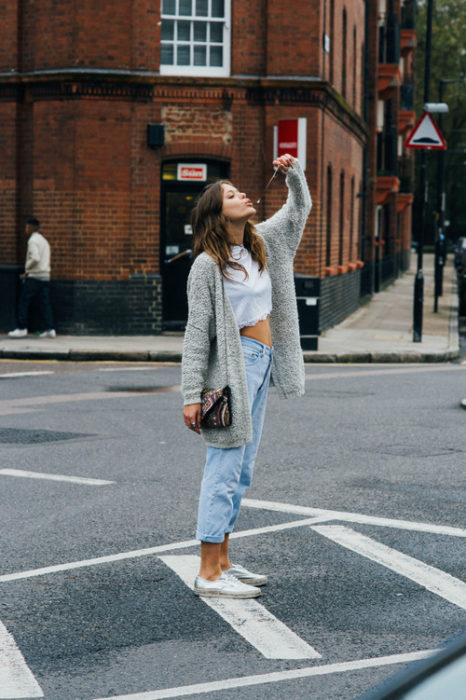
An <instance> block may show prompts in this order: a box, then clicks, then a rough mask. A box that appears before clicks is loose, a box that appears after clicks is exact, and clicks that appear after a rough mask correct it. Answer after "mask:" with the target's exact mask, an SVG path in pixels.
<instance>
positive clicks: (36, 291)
mask: <svg viewBox="0 0 466 700" xmlns="http://www.w3.org/2000/svg"><path fill="white" fill-rule="evenodd" d="M39 229H40V223H39V222H38V220H37V219H36V218H35V217H31V218H30V219H28V220H27V222H26V234H27V235H28V236H29V239H28V247H27V253H26V265H25V272H24V275H23V280H24V286H23V290H22V292H21V297H20V300H19V307H18V328H15V330H14V331H10V332H9V333H8V335H9V336H10V338H23V337H24V336H26V335H27V334H28V316H29V307H30V305H31V302H32V300H33V299H34V298H35V297H38V298H39V304H40V310H41V313H42V317H43V320H44V323H45V330H44V331H43V333H41V334H40V337H41V338H55V336H56V333H55V330H54V327H53V326H54V324H53V316H52V306H51V304H50V289H49V285H50V246H49V244H48V241H47V239H46V238H45V237H44V236H43V235H42V234H41V233H40V232H39Z"/></svg>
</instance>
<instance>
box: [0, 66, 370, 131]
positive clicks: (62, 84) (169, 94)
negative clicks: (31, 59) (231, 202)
mask: <svg viewBox="0 0 466 700" xmlns="http://www.w3.org/2000/svg"><path fill="white" fill-rule="evenodd" d="M83 98H87V99H92V98H94V99H116V100H137V101H146V102H164V101H169V100H174V99H175V100H183V99H189V100H190V101H193V102H196V101H200V102H205V101H221V102H222V104H223V107H224V109H230V108H231V106H232V104H233V102H237V101H239V102H241V101H246V102H248V103H255V104H262V105H266V106H273V105H289V106H298V105H302V106H311V105H315V106H317V107H320V108H321V109H323V110H325V111H328V112H329V113H331V114H333V115H334V116H335V117H336V118H337V119H338V120H339V121H342V122H343V123H345V125H346V126H347V127H348V128H349V129H351V131H353V132H355V133H356V134H357V136H358V137H359V138H360V139H362V140H364V139H365V137H366V136H367V133H368V127H367V125H366V123H365V122H364V121H363V119H362V118H361V117H360V116H359V115H358V114H357V113H356V112H355V111H354V110H353V109H352V108H351V106H350V105H349V104H348V103H347V102H346V100H345V99H344V98H343V97H342V96H341V95H340V94H339V93H338V92H337V91H336V90H335V89H334V88H333V87H332V86H331V85H330V83H328V82H327V81H324V80H322V79H320V78H318V77H314V76H256V75H255V76H248V75H233V76H231V77H211V78H209V77H204V76H203V77H199V78H196V77H193V76H174V75H173V76H168V75H160V73H157V72H152V71H132V70H106V69H101V68H72V67H70V68H59V69H41V70H35V71H25V72H22V73H21V72H16V71H10V72H2V73H0V99H4V100H5V99H6V100H14V101H23V100H25V99H29V100H31V99H32V100H41V99H42V100H45V99H52V100H53V99H55V100H57V99H64V100H72V99H83Z"/></svg>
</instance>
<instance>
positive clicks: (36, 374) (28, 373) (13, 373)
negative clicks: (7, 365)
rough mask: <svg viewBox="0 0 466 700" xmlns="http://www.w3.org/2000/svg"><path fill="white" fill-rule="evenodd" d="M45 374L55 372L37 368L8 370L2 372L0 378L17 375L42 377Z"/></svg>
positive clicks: (11, 377) (12, 377)
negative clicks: (32, 369) (31, 369)
mask: <svg viewBox="0 0 466 700" xmlns="http://www.w3.org/2000/svg"><path fill="white" fill-rule="evenodd" d="M44 374H55V372H49V371H46V370H40V371H39V370H37V371H34V372H7V373H6V374H0V379H14V378H15V377H40V376H43V375H44Z"/></svg>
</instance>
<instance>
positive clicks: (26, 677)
mask: <svg viewBox="0 0 466 700" xmlns="http://www.w3.org/2000/svg"><path fill="white" fill-rule="evenodd" d="M43 697H44V693H43V692H42V688H41V687H40V685H39V684H38V682H37V681H36V679H35V678H34V676H33V674H32V672H31V669H30V668H29V666H28V665H27V663H26V661H25V660H24V656H23V655H22V654H21V652H20V650H19V649H18V647H17V646H16V642H15V640H14V639H13V636H12V635H11V634H10V633H9V632H8V630H7V628H6V627H5V625H4V624H3V623H2V622H0V698H5V699H6V698H8V700H16V698H43Z"/></svg>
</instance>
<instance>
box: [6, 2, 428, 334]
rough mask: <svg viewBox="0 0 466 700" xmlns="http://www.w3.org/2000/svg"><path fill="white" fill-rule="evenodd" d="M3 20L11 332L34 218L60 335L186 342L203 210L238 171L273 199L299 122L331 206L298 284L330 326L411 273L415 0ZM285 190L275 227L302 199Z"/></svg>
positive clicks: (45, 12) (16, 7) (20, 14)
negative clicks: (28, 225) (46, 244)
mask: <svg viewBox="0 0 466 700" xmlns="http://www.w3.org/2000/svg"><path fill="white" fill-rule="evenodd" d="M0 7H1V10H2V19H3V22H2V41H1V43H0V125H1V131H0V168H1V169H0V199H1V204H0V206H1V211H2V216H1V219H0V240H1V251H2V255H1V259H0V292H1V295H2V298H3V304H2V310H1V313H0V325H1V327H2V328H3V329H4V330H6V329H8V328H11V327H13V326H14V309H15V304H16V295H17V293H18V289H17V283H16V280H17V273H18V271H19V269H20V267H21V265H22V263H23V260H24V254H25V247H26V239H25V235H24V232H23V228H24V220H25V218H26V216H28V215H30V214H31V213H34V215H35V216H37V217H38V218H39V219H40V221H41V223H42V229H43V231H44V233H45V234H46V236H47V237H48V239H49V241H50V243H51V246H52V262H53V270H52V275H53V281H52V296H53V304H54V309H55V313H56V318H57V330H58V331H59V332H62V333H66V332H70V333H129V334H133V333H135V334H136V333H138V334H139V333H141V334H142V333H159V332H161V331H162V330H163V329H165V328H182V327H183V325H184V320H185V316H186V304H185V282H186V277H187V273H188V271H189V266H190V257H189V255H186V254H184V253H185V251H187V250H189V249H190V248H191V247H192V245H191V238H190V227H189V212H190V209H191V207H192V206H193V202H194V201H195V197H196V195H197V194H198V192H200V191H201V190H202V187H203V186H204V185H205V181H209V180H212V179H215V178H217V177H225V176H226V177H229V178H230V179H232V180H233V182H234V183H235V184H237V185H238V186H239V187H240V188H241V189H242V190H244V191H246V192H248V193H249V195H250V196H251V197H252V198H254V199H255V198H257V197H258V196H259V195H260V193H261V191H262V189H263V187H264V185H265V183H266V181H267V180H268V178H269V177H270V175H271V174H272V169H271V161H272V158H273V155H274V152H275V151H276V148H277V140H278V141H279V137H278V138H277V126H278V125H279V122H280V123H281V122H282V121H283V120H299V147H300V149H301V150H302V149H303V148H304V153H305V159H306V174H307V178H308V182H309V186H310V189H311V192H312V196H313V202H314V207H313V211H312V214H311V217H310V219H309V222H308V225H307V227H306V231H305V234H304V237H303V241H302V244H301V245H300V248H299V250H298V254H297V257H296V265H295V270H296V272H297V273H298V274H301V275H305V276H306V277H309V278H311V280H310V284H309V289H311V290H312V291H311V292H309V293H310V294H311V293H312V294H313V295H314V296H319V298H320V303H319V305H318V307H316V313H317V316H316V323H317V324H318V329H319V331H323V330H325V329H326V328H328V327H330V326H332V325H334V324H335V323H338V322H339V321H341V320H342V319H343V318H345V316H347V315H348V314H349V313H351V312H352V311H353V310H354V309H355V308H357V306H358V303H359V300H360V297H361V296H365V295H367V294H372V293H373V292H375V291H378V289H380V288H381V286H382V285H383V284H386V283H387V282H389V281H390V280H392V279H394V278H395V277H396V276H397V274H398V273H399V271H400V270H402V269H405V268H406V266H407V262H408V258H407V256H408V250H409V243H410V216H411V214H410V212H411V201H412V194H411V192H412V191H413V188H412V161H411V159H410V156H407V155H406V154H404V153H403V148H402V141H403V134H404V132H405V131H406V129H408V128H409V126H410V125H411V124H412V122H413V119H414V114H413V113H412V111H411V109H412V104H408V102H409V95H410V94H411V97H412V85H411V82H410V81H411V78H412V54H413V49H414V46H415V32H414V24H413V22H412V19H413V16H414V10H415V3H414V2H413V1H412V0H406V2H404V3H402V2H401V0H380V1H379V2H378V3H377V2H368V1H365V0H312V1H309V2H306V3H303V2H300V1H299V0H257V2H254V3H251V2H246V0H235V1H234V2H233V1H232V0H231V1H230V0H162V2H161V1H160V0H140V2H138V3H133V2H130V0H116V2H114V3H106V2H103V1H102V0H95V2H93V3H71V4H70V3H59V2H57V1H56V0H41V2H35V1H34V0H9V1H8V2H1V1H0ZM405 25H406V27H405ZM407 25H409V26H407ZM400 27H401V28H400ZM410 90H411V93H410ZM400 175H401V176H400ZM278 180H279V178H277V179H276V181H274V183H273V184H272V185H271V187H270V189H269V190H268V191H267V194H266V196H265V197H264V199H263V203H262V204H261V208H260V211H259V212H258V214H259V217H260V218H264V217H266V216H268V215H270V214H271V213H273V211H275V210H276V209H277V208H278V207H279V206H280V205H281V204H282V202H283V201H284V197H285V194H286V190H285V187H284V185H283V178H281V181H278Z"/></svg>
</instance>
